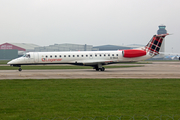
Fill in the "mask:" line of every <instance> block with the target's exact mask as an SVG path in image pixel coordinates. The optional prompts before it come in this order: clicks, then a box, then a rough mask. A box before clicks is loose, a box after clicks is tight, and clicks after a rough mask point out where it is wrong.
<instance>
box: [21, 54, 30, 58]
mask: <svg viewBox="0 0 180 120" xmlns="http://www.w3.org/2000/svg"><path fill="white" fill-rule="evenodd" d="M23 57H26V58H30V57H31V56H30V54H25V55H23Z"/></svg>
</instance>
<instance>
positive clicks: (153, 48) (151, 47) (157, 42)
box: [145, 34, 168, 56]
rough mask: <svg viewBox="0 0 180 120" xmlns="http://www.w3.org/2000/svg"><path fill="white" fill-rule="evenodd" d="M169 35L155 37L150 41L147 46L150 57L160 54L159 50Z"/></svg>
mask: <svg viewBox="0 0 180 120" xmlns="http://www.w3.org/2000/svg"><path fill="white" fill-rule="evenodd" d="M166 35H168V34H161V35H154V36H153V38H152V39H151V40H150V41H149V43H148V44H147V45H146V47H145V49H146V52H147V53H148V52H149V55H151V56H154V55H157V54H159V50H160V48H161V45H162V42H163V39H164V38H165V36H166Z"/></svg>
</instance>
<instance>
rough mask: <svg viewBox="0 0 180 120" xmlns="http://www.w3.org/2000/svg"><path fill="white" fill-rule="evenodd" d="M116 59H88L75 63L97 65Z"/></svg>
mask: <svg viewBox="0 0 180 120" xmlns="http://www.w3.org/2000/svg"><path fill="white" fill-rule="evenodd" d="M114 62H118V61H113V60H93V61H92V60H90V61H77V63H80V64H83V65H97V64H98V63H101V64H103V65H106V64H110V63H114Z"/></svg>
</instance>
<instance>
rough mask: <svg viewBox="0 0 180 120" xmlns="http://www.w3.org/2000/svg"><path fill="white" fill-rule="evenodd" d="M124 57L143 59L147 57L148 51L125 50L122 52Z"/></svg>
mask: <svg viewBox="0 0 180 120" xmlns="http://www.w3.org/2000/svg"><path fill="white" fill-rule="evenodd" d="M122 54H123V57H125V58H134V57H141V56H144V55H146V51H144V50H123V51H122Z"/></svg>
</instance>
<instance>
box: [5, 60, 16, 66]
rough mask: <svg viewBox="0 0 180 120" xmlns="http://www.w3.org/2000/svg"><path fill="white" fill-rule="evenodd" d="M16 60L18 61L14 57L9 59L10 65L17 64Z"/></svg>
mask: <svg viewBox="0 0 180 120" xmlns="http://www.w3.org/2000/svg"><path fill="white" fill-rule="evenodd" d="M16 62H17V60H16V59H14V60H11V61H9V62H8V63H7V64H8V65H12V64H16Z"/></svg>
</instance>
